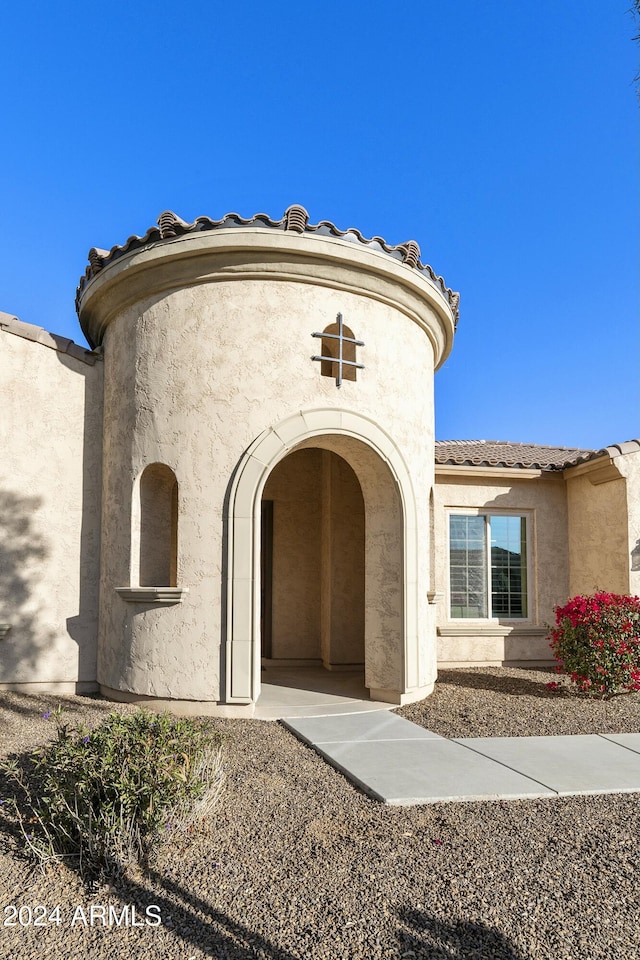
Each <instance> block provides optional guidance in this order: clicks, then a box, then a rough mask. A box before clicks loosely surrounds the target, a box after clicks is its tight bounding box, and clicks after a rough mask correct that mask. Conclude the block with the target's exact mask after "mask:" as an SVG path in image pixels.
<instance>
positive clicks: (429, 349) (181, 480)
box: [81, 230, 452, 701]
mask: <svg viewBox="0 0 640 960" xmlns="http://www.w3.org/2000/svg"><path fill="white" fill-rule="evenodd" d="M221 233H226V234H229V236H227V237H226V240H225V243H226V245H227V247H228V246H229V244H231V245H233V243H236V242H238V243H240V245H241V246H243V251H242V252H238V251H232V253H229V251H228V249H226V248H225V247H224V244H222V240H224V238H221V236H220V234H216V235H215V236H214V237H213V238H212V237H206V236H205V237H202V236H198V237H196V238H183V239H181V240H180V241H176V242H175V243H174V244H169V245H165V246H163V247H159V248H158V249H157V250H151V251H143V252H142V253H140V252H138V253H135V254H133V255H131V256H129V257H124V258H122V259H120V260H118V261H116V262H115V263H114V264H113V265H111V266H109V267H107V268H105V269H104V270H103V272H102V273H101V274H99V276H98V277H97V278H96V279H95V280H94V281H92V282H91V283H90V284H89V287H88V288H87V290H86V291H85V294H84V299H83V303H82V308H81V310H82V311H85V320H86V322H87V323H88V324H89V326H90V327H91V328H92V329H93V330H94V332H95V331H98V332H99V335H100V336H103V345H104V350H105V367H106V378H105V432H104V496H103V504H104V508H103V551H102V581H101V614H100V616H101V627H100V659H99V679H100V682H101V683H102V684H103V686H104V687H105V688H109V689H114V690H120V691H123V692H127V691H129V692H135V693H137V694H144V695H148V696H153V697H158V698H171V699H188V700H198V701H216V700H218V699H220V698H222V697H224V696H225V692H224V689H223V683H222V682H221V681H222V676H223V668H224V652H223V651H222V650H221V646H220V643H221V635H222V634H223V631H225V630H226V629H227V626H228V625H227V624H225V623H223V622H222V621H221V610H222V609H223V599H224V593H223V591H224V589H225V586H224V585H225V583H226V577H227V575H228V570H227V569H226V566H225V565H226V559H225V557H226V553H225V550H226V546H225V544H226V537H227V533H228V531H227V530H226V529H225V525H224V522H223V518H224V515H225V498H226V497H227V495H228V492H229V490H230V484H231V482H232V478H233V476H234V471H235V470H236V468H237V467H238V464H239V463H240V462H241V458H242V457H243V455H244V452H245V451H246V450H247V449H248V448H249V446H250V445H251V444H252V442H253V441H254V440H255V439H256V438H257V437H259V436H260V435H261V434H263V433H264V431H266V430H268V429H269V428H270V427H273V426H274V425H276V424H281V423H284V422H286V421H287V419H288V418H291V417H292V416H294V415H296V414H297V413H298V412H299V411H303V412H304V411H313V410H314V409H323V410H326V411H331V410H332V409H335V410H336V411H342V410H352V411H353V412H354V413H357V414H359V415H360V416H361V417H362V418H372V419H373V420H374V421H375V422H376V423H377V424H379V425H381V426H382V428H383V430H384V431H385V432H386V434H387V435H388V436H390V437H393V442H394V445H395V448H396V449H397V450H398V455H399V456H401V458H402V460H403V463H406V465H407V467H408V469H409V473H410V477H411V481H410V482H411V484H412V490H411V491H407V495H409V494H410V499H411V500H412V502H415V510H416V517H417V519H416V520H415V522H414V521H412V523H414V526H413V527H412V529H411V532H410V536H411V537H412V538H413V540H415V541H417V543H419V544H420V563H416V562H415V560H412V569H410V570H408V571H404V570H403V571H402V574H403V575H404V576H407V577H408V578H409V582H410V583H411V585H412V590H413V593H414V594H415V595H418V596H419V597H420V600H419V607H420V609H419V610H418V611H417V612H414V613H412V615H411V618H412V624H411V629H412V631H413V634H414V637H415V640H414V642H415V644H416V645H417V646H419V650H420V652H419V653H415V655H413V654H412V657H414V660H412V664H411V671H412V676H413V677H414V678H415V684H414V685H415V686H416V687H417V686H418V680H419V683H420V684H421V685H425V686H428V684H429V683H432V682H433V680H434V679H435V643H434V637H433V633H432V632H430V625H429V616H428V609H427V597H426V595H427V587H426V585H425V587H424V589H423V590H417V591H416V581H417V579H418V578H423V577H427V578H428V570H429V551H428V543H429V519H428V514H429V505H428V493H429V489H430V487H431V485H432V480H433V372H434V365H435V359H434V350H436V351H437V359H438V361H439V360H440V359H441V357H442V356H443V353H444V349H445V341H446V340H447V337H450V336H451V332H452V323H451V316H450V314H449V315H448V318H447V310H448V307H447V306H446V305H445V304H444V301H443V299H442V298H441V297H440V295H439V294H437V292H436V293H434V289H433V286H432V285H429V284H428V283H427V281H425V280H422V279H421V278H420V277H416V276H415V275H414V273H413V271H412V270H411V269H410V268H409V267H405V266H403V265H399V264H398V263H397V262H395V261H392V260H390V258H388V257H386V256H384V255H383V254H379V253H374V252H370V251H362V250H361V249H359V248H357V247H354V245H353V244H351V243H348V242H345V241H338V240H331V241H329V240H325V239H322V240H320V239H317V238H299V237H293V238H291V237H282V236H281V235H276V236H275V237H274V235H273V234H272V233H269V232H268V231H266V232H264V235H263V233H261V231H260V230H256V231H247V230H242V231H221ZM231 234H233V236H232V235H231ZM239 234H241V235H242V236H241V242H240V241H238V240H237V235H239ZM250 234H255V235H256V236H254V237H253V239H251V237H249V235H250ZM267 234H268V235H267ZM247 238H249V240H248V239H247ZM256 238H257V239H256ZM278 244H280V245H281V247H282V249H281V248H280V247H279V246H278ZM247 245H248V246H249V247H250V248H251V249H250V250H249V251H248V252H247V251H246V250H244V246H247ZM263 247H268V250H267V251H266V253H265V249H263ZM294 248H295V249H294ZM185 250H186V253H185ZM318 251H321V253H322V257H319V256H318ZM178 255H180V257H179V258H178V259H176V260H175V262H174V261H172V257H175V258H177V257H178ZM183 255H184V256H183ZM156 261H157V262H156ZM189 280H190V282H187V281H189ZM150 287H151V289H152V290H153V289H154V288H160V289H157V290H156V292H153V293H150V292H149V288H150ZM174 287H175V288H174ZM338 312H342V313H343V315H344V318H345V322H346V323H348V325H349V326H350V328H351V329H352V330H353V331H354V334H355V336H356V337H358V338H359V339H361V340H363V341H364V342H365V344H366V346H365V347H363V348H359V359H361V361H362V362H363V363H364V364H365V369H364V370H363V371H359V373H358V380H357V382H356V383H352V382H345V383H344V384H343V386H342V388H341V389H340V390H338V389H336V384H335V381H334V380H333V379H330V378H327V377H322V376H320V364H319V363H317V362H314V361H312V360H311V356H312V355H313V354H315V353H317V351H318V346H319V341H318V340H317V339H314V338H313V337H312V334H313V332H314V331H321V330H323V329H324V328H325V327H326V326H328V325H329V324H331V323H333V322H334V321H335V317H336V314H337V313H338ZM87 318H88V319H87ZM447 331H448V332H447ZM323 416H324V415H323ZM325 420H326V416H325ZM315 429H317V430H321V429H322V424H321V423H320V424H315ZM327 432H329V433H330V432H331V430H330V429H329V428H327ZM319 445H321V444H319ZM338 452H339V451H338ZM347 459H348V457H347ZM154 462H158V463H166V464H167V465H168V466H169V467H171V469H172V470H173V471H174V473H175V475H176V478H177V481H178V488H179V491H178V500H179V522H178V571H177V573H178V576H177V582H178V585H179V586H180V585H182V586H185V587H188V590H189V592H188V594H186V595H185V596H184V597H183V600H182V602H181V603H180V604H175V605H168V606H158V605H154V604H146V605H144V604H135V605H134V604H131V603H128V602H126V601H125V600H123V599H122V597H121V596H119V595H117V594H116V592H115V587H117V586H126V585H128V584H130V583H131V578H132V574H133V572H134V571H133V568H132V563H131V543H132V522H131V518H132V512H131V503H132V490H133V488H134V485H135V482H136V479H137V477H139V475H140V473H141V472H142V470H143V469H144V467H145V466H146V465H147V464H148V463H154ZM356 472H357V471H356ZM260 492H261V491H260ZM255 509H257V508H256V506H255V504H253V505H252V506H251V511H252V517H253V516H254V514H255ZM252 517H247V518H246V522H247V535H246V536H247V543H246V546H245V547H244V548H242V549H247V550H250V549H251V534H250V528H251V523H252ZM401 535H402V534H401V532H400V533H398V531H396V532H395V533H394V537H396V539H397V537H398V536H401ZM383 547H384V544H382V543H380V544H378V548H377V549H378V551H380V550H381V549H383ZM397 549H400V554H399V556H400V558H401V557H402V544H400V546H399V547H398V545H397V544H396V546H395V547H393V549H391V551H390V554H389V555H390V556H395V553H394V551H395V550H397ZM415 549H416V548H415V544H414V545H413V550H414V553H413V554H412V556H415ZM132 585H133V584H132ZM237 589H238V590H244V591H246V593H247V597H249V595H250V594H251V592H252V591H253V583H252V582H251V578H247V580H246V581H245V582H244V585H243V582H240V581H239V582H238V584H237ZM373 602H374V603H375V602H376V601H375V598H374V600H373ZM402 616H404V614H403V615H402ZM402 616H401V619H402ZM383 620H384V617H382V618H381V619H380V624H381V625H382V623H383ZM416 624H417V625H416ZM243 629H244V627H243ZM247 629H249V630H250V629H251V627H250V625H249V626H248V627H247ZM400 629H401V627H400ZM418 632H419V633H420V638H419V640H418V638H417V636H416V635H417V633H418ZM382 634H383V631H382V628H381V636H382ZM382 642H383V640H382V639H381V640H380V641H379V643H382ZM379 663H380V670H379V671H378V672H377V673H376V671H373V673H372V675H371V676H372V678H373V680H375V678H376V676H378V675H379V676H380V677H383V675H384V677H383V679H385V680H388V678H389V676H390V674H391V673H393V671H394V670H395V671H396V673H397V671H398V669H400V665H399V663H398V661H397V654H396V653H394V654H393V656H391V657H390V656H389V655H388V653H385V651H384V650H381V651H380V653H379ZM391 663H393V664H394V666H393V668H391V666H390V664H391ZM384 664H386V666H383V665H384ZM376 682H377V681H376ZM377 685H378V687H380V688H383V687H384V684H383V683H382V681H380V682H377Z"/></svg>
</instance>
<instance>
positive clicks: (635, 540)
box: [615, 451, 640, 597]
mask: <svg viewBox="0 0 640 960" xmlns="http://www.w3.org/2000/svg"><path fill="white" fill-rule="evenodd" d="M615 462H616V464H617V465H618V467H619V469H620V472H621V473H623V474H624V477H625V480H626V488H627V537H628V542H627V545H628V551H627V562H628V567H629V593H630V594H631V595H632V596H636V597H638V596H640V451H639V452H637V453H628V454H626V455H625V456H624V457H619V458H617V459H616V461H615Z"/></svg>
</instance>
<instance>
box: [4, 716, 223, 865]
mask: <svg viewBox="0 0 640 960" xmlns="http://www.w3.org/2000/svg"><path fill="white" fill-rule="evenodd" d="M50 717H53V719H54V722H55V724H56V738H55V739H54V740H53V741H52V742H50V743H48V744H47V745H46V746H44V747H42V748H41V749H39V750H37V751H35V752H34V753H32V754H31V755H30V756H29V757H27V758H26V759H23V760H22V761H20V760H19V759H18V758H16V757H14V758H11V759H10V760H8V761H5V762H4V763H3V764H2V769H3V770H4V772H5V774H7V775H8V776H9V778H10V779H11V780H12V781H13V783H14V785H16V787H17V788H18V789H17V796H16V797H15V798H14V810H15V813H16V815H17V817H18V821H19V824H20V827H21V831H22V835H23V838H24V841H25V846H26V850H27V852H28V853H29V854H31V855H32V856H34V857H35V858H36V859H38V860H39V861H40V862H43V861H46V860H48V859H52V858H53V859H55V858H59V857H70V858H77V862H78V865H79V869H80V872H81V874H82V875H83V877H85V878H90V877H95V876H96V875H100V874H102V875H103V876H114V875H116V874H118V873H119V872H120V871H121V870H122V869H123V868H124V867H126V866H127V865H129V864H131V863H135V862H137V863H140V864H142V865H145V864H146V863H147V862H148V861H149V859H150V857H151V856H152V854H153V853H154V852H155V851H156V849H157V847H158V845H159V843H160V842H161V841H162V840H163V839H164V838H165V837H167V836H169V835H171V834H172V833H175V831H184V830H187V829H189V828H190V827H191V826H192V825H193V824H194V823H195V821H196V820H198V819H200V818H202V817H204V816H206V815H207V814H208V813H210V812H211V810H212V809H213V806H214V805H215V803H216V801H217V799H218V796H219V794H220V790H221V787H222V780H223V772H222V762H221V756H220V754H221V742H220V736H219V735H218V734H215V733H213V732H212V731H211V729H210V728H209V726H208V724H207V723H206V722H205V721H202V720H195V719H186V718H177V717H172V716H169V715H168V714H152V713H147V712H146V711H139V712H136V713H131V714H122V713H115V712H114V713H111V714H109V716H108V717H107V718H106V719H105V720H104V721H103V722H102V723H101V724H100V725H99V726H97V727H95V728H93V729H90V730H89V729H85V728H83V727H79V726H70V725H68V724H66V723H64V722H63V718H62V714H61V713H60V712H59V711H58V712H56V711H54V712H53V713H50V712H47V713H46V714H44V719H49V718H50Z"/></svg>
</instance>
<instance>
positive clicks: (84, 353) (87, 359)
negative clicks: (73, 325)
mask: <svg viewBox="0 0 640 960" xmlns="http://www.w3.org/2000/svg"><path fill="white" fill-rule="evenodd" d="M0 330H1V331H2V332H3V333H12V334H13V335H14V336H16V337H22V339H23V340H31V341H32V343H39V344H41V345H42V346H43V347H49V348H50V349H51V350H57V351H58V352H59V353H66V354H68V355H69V356H70V357H74V359H76V360H81V361H82V362H83V363H88V364H89V366H91V367H92V366H93V365H94V364H95V362H96V360H102V355H101V354H100V353H97V352H95V351H94V350H89V349H88V348H87V347H82V346H81V345H80V344H79V343H76V342H75V341H74V340H69V339H68V338H67V337H60V336H58V334H56V333H49V332H48V331H47V330H45V329H44V327H38V326H36V324H34V323H24V322H23V321H22V320H18V318H17V317H14V316H13V314H11V313H3V312H2V311H0Z"/></svg>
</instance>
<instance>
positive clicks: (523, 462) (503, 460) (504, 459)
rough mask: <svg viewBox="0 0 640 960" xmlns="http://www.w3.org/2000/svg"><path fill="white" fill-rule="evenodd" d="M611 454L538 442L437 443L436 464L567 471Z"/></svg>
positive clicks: (457, 441) (472, 441)
mask: <svg viewBox="0 0 640 960" xmlns="http://www.w3.org/2000/svg"><path fill="white" fill-rule="evenodd" d="M608 452H609V448H606V449H605V450H581V449H578V448H576V447H547V446H544V445H543V444H537V443H509V442H507V441H505V440H436V463H438V464H455V465H458V466H470V467H519V468H529V469H535V470H564V469H565V468H566V467H573V466H576V464H578V463H583V462H584V461H586V460H592V459H594V458H595V457H599V456H603V455H604V454H605V453H608Z"/></svg>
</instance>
